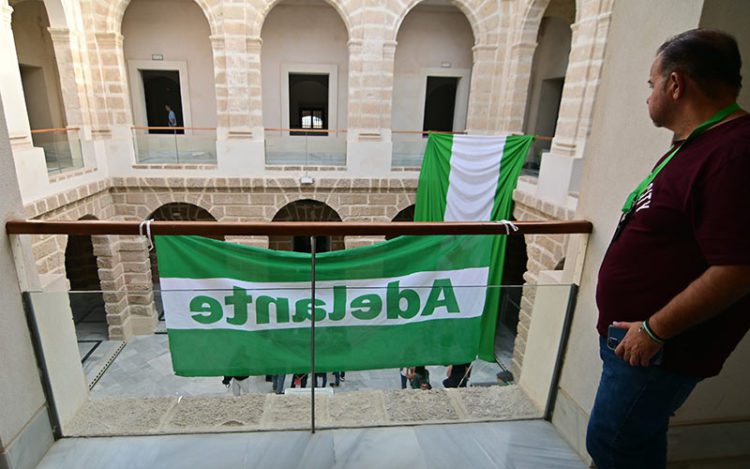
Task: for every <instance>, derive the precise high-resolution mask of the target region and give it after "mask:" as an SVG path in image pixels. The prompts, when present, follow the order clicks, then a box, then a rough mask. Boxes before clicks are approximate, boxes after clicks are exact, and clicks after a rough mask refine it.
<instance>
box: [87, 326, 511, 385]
mask: <svg viewBox="0 0 750 469" xmlns="http://www.w3.org/2000/svg"><path fill="white" fill-rule="evenodd" d="M110 347H112V343H111V342H105V343H104V344H103V346H101V348H102V352H104V351H105V350H109V348H110ZM100 356H101V357H102V359H104V358H105V357H106V353H102V354H101V355H100ZM505 359H507V360H509V355H507V354H506V356H505ZM428 369H429V370H430V377H431V382H432V385H433V387H435V388H440V387H442V381H443V379H445V376H446V368H445V367H443V366H430V367H428ZM500 371H501V368H500V367H499V366H498V365H497V364H495V363H488V362H483V361H479V360H477V361H475V362H474V369H473V371H472V375H471V381H470V382H471V384H472V385H486V384H498V380H497V376H496V375H497V373H498V372H500ZM328 379H329V382H330V381H331V380H332V375H331V374H330V373H329V375H328ZM249 380H250V392H251V393H268V392H270V391H271V383H269V382H266V381H265V379H264V377H263V376H253V377H250V378H249ZM285 386H286V387H287V388H288V387H289V386H291V375H290V376H287V378H286V383H285ZM400 387H401V379H400V377H399V370H398V369H390V370H368V371H349V372H347V373H346V380H345V381H344V382H343V383H342V384H341V386H340V387H339V388H338V389H337V392H347V391H359V390H367V389H380V390H387V389H399V388H400ZM226 392H228V390H227V389H226V388H225V387H224V385H222V384H221V378H220V377H215V378H184V377H180V376H175V374H174V372H173V371H172V363H171V356H170V354H169V345H168V340H167V336H166V335H163V334H157V335H150V336H140V337H135V338H133V339H131V340H130V341H129V342H128V343H127V345H126V346H125V347H124V348H123V349H122V352H120V354H119V355H118V356H117V358H116V359H115V360H114V362H113V363H112V364H111V365H110V367H109V368H108V369H107V371H106V372H105V373H104V375H103V376H102V377H101V379H100V380H99V382H98V383H97V384H96V385H95V386H94V387H93V389H92V390H91V398H92V399H98V398H105V397H157V396H175V395H179V396H197V395H207V394H223V393H226Z"/></svg>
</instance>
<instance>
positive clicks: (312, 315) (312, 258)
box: [310, 236, 317, 433]
mask: <svg viewBox="0 0 750 469" xmlns="http://www.w3.org/2000/svg"><path fill="white" fill-rule="evenodd" d="M310 290H311V293H310V383H311V389H310V433H315V385H316V384H317V378H316V377H315V236H310Z"/></svg>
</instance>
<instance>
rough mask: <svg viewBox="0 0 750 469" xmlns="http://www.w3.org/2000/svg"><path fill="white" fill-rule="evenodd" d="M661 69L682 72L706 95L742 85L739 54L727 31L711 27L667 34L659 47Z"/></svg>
mask: <svg viewBox="0 0 750 469" xmlns="http://www.w3.org/2000/svg"><path fill="white" fill-rule="evenodd" d="M657 56H660V57H661V70H662V73H663V74H664V75H665V76H666V75H668V74H670V73H672V72H682V73H685V74H686V75H687V76H689V77H690V78H692V79H693V80H694V81H695V82H696V83H697V84H698V86H699V87H700V88H701V90H702V91H703V92H704V93H705V94H706V95H707V96H708V97H710V98H716V97H718V96H720V95H722V94H723V91H724V90H728V91H732V92H733V93H734V96H735V97H736V96H737V95H739V93H740V88H742V75H740V68H742V58H741V57H740V51H739V48H738V47H737V41H736V40H735V39H734V37H732V36H731V35H729V34H727V33H725V32H723V31H717V30H713V29H691V30H689V31H685V32H684V33H680V34H678V35H676V36H674V37H672V38H669V39H668V40H667V41H666V42H664V44H662V45H661V46H660V47H659V50H658V51H657Z"/></svg>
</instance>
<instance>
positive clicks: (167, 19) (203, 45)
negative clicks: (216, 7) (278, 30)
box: [122, 0, 216, 127]
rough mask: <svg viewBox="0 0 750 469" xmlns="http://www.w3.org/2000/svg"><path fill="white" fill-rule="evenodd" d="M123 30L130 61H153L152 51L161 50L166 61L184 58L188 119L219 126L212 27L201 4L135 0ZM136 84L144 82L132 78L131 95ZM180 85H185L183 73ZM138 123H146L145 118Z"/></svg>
mask: <svg viewBox="0 0 750 469" xmlns="http://www.w3.org/2000/svg"><path fill="white" fill-rule="evenodd" d="M122 34H123V36H125V42H124V45H123V49H124V54H125V60H126V61H129V60H138V61H151V60H152V54H161V55H162V56H163V57H164V61H173V62H183V63H184V64H185V65H186V69H187V81H188V83H187V84H188V86H189V90H190V98H189V102H188V103H185V102H183V109H184V108H185V104H188V105H189V107H190V112H191V115H190V119H188V118H187V116H185V117H186V118H185V122H190V123H191V125H192V126H193V127H216V88H215V85H214V66H213V52H212V50H211V42H210V41H209V36H210V35H211V30H210V27H209V24H208V20H207V19H206V16H205V15H204V14H203V11H202V10H201V9H200V7H199V6H198V4H196V3H195V2H193V1H192V0H157V1H149V0H133V1H132V2H131V3H130V5H128V8H127V10H125V15H124V17H123V20H122ZM155 62H156V64H155V67H154V68H155V69H156V68H159V63H158V62H159V61H155ZM136 86H139V87H142V86H143V85H142V84H141V83H132V82H131V83H130V90H131V95H132V94H133V92H132V90H133V89H134V87H136ZM180 86H185V83H184V80H183V77H182V76H180ZM135 107H136V106H135V105H134V111H135ZM135 114H136V113H135V112H134V115H135ZM135 124H136V125H145V121H144V122H135Z"/></svg>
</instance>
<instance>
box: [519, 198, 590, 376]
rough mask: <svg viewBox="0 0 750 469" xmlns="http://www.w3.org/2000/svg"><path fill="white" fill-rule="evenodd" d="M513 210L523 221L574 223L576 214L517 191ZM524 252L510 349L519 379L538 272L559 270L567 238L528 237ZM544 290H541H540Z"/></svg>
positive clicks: (559, 236)
mask: <svg viewBox="0 0 750 469" xmlns="http://www.w3.org/2000/svg"><path fill="white" fill-rule="evenodd" d="M513 201H514V202H515V207H514V210H513V216H514V218H515V219H516V220H523V221H551V220H558V221H563V220H573V219H574V218H575V217H574V216H575V212H574V211H573V210H567V209H565V208H563V207H559V206H556V205H553V204H551V203H549V202H544V201H542V200H540V199H538V198H536V197H535V196H534V195H533V194H530V193H527V192H521V191H519V190H516V191H515V192H514V193H513ZM525 238H526V252H527V254H528V263H527V265H526V272H525V273H524V275H523V278H524V282H525V283H524V287H523V295H522V297H521V310H520V311H519V313H518V332H517V334H516V341H515V344H514V346H513V363H512V371H513V374H514V375H515V376H516V377H518V376H520V372H521V369H522V367H523V356H524V352H525V351H526V339H527V337H528V334H529V326H530V324H531V314H532V311H533V309H534V297H535V295H536V289H537V282H538V278H539V272H541V271H543V270H561V269H562V265H561V264H562V263H563V262H564V256H565V252H566V249H567V245H568V239H569V236H568V235H527V236H525ZM542 288H543V287H542Z"/></svg>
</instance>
